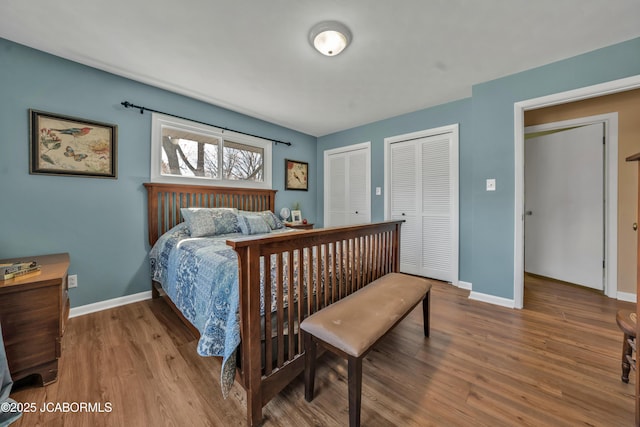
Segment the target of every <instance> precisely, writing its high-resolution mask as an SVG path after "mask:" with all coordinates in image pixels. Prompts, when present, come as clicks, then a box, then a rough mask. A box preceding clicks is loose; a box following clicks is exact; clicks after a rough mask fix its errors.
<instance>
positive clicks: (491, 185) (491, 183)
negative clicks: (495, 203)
mask: <svg viewBox="0 0 640 427" xmlns="http://www.w3.org/2000/svg"><path fill="white" fill-rule="evenodd" d="M487 191H496V180H495V178H490V179H487Z"/></svg>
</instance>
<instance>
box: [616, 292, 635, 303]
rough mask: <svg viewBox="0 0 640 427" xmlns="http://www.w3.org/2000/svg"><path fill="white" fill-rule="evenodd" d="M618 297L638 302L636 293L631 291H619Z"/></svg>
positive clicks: (621, 299)
mask: <svg viewBox="0 0 640 427" xmlns="http://www.w3.org/2000/svg"><path fill="white" fill-rule="evenodd" d="M617 299H619V300H620V301H628V302H636V299H637V298H636V294H632V293H630V292H618V294H617Z"/></svg>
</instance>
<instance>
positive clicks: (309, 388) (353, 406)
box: [301, 276, 431, 427]
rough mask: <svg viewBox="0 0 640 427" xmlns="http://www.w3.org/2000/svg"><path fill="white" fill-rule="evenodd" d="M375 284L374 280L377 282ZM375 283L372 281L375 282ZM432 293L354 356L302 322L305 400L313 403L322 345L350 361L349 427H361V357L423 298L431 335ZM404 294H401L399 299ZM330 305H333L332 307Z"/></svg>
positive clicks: (427, 330) (326, 313)
mask: <svg viewBox="0 0 640 427" xmlns="http://www.w3.org/2000/svg"><path fill="white" fill-rule="evenodd" d="M387 277H388V276H383V277H382V278H380V279H378V281H381V280H385V279H386V278H387ZM416 279H418V280H424V279H422V278H416ZM374 283H375V282H374ZM372 284H373V283H372ZM359 292H362V290H361V291H358V292H355V293H354V294H353V295H351V297H350V299H351V303H353V301H354V299H356V298H357V295H358V293H359ZM430 293H431V286H430V285H429V286H428V287H427V291H426V294H425V295H424V298H423V299H422V300H418V301H416V302H415V303H413V304H411V305H410V306H409V307H407V309H406V311H405V312H404V314H403V315H402V316H400V317H399V318H398V320H397V321H396V322H395V323H393V325H391V326H390V327H389V328H387V329H386V331H384V333H383V334H382V335H381V336H380V337H379V338H378V339H377V340H375V341H374V342H372V343H371V344H370V345H369V346H368V348H366V349H365V350H364V351H363V352H362V353H361V354H359V355H354V354H350V353H348V352H347V351H344V350H342V349H340V348H337V347H336V346H334V345H332V344H331V343H328V342H327V341H325V340H323V339H321V338H319V337H317V336H315V335H314V334H312V333H309V332H308V330H307V329H305V325H304V323H303V324H302V325H301V329H302V331H303V336H304V342H305V349H306V351H305V370H304V384H305V395H304V397H305V399H306V400H307V402H311V401H312V400H313V396H314V385H315V365H316V358H317V354H316V353H317V346H318V345H319V346H321V347H323V348H325V349H327V350H329V351H331V352H332V353H334V354H336V355H338V356H340V357H342V358H344V359H346V360H347V362H348V367H347V370H348V384H349V385H348V388H349V426H350V427H358V426H360V412H361V410H360V409H361V404H362V359H364V357H365V356H366V355H367V354H368V353H369V351H371V349H372V348H373V347H374V346H375V345H376V344H377V343H378V342H379V341H380V340H381V339H382V338H384V337H385V336H386V335H387V334H388V333H389V332H390V331H391V330H392V329H393V328H395V327H396V326H397V325H398V324H399V323H400V322H401V321H402V320H403V319H404V318H405V317H406V316H407V315H408V314H409V313H411V312H412V311H413V309H414V308H415V307H416V306H417V305H418V304H419V303H420V302H421V301H422V316H423V327H424V336H425V337H429V334H430ZM400 298H402V296H401V295H400V296H399V299H400ZM343 303H347V301H345V300H341V301H338V302H336V303H335V304H334V306H338V305H339V304H343ZM330 308H331V307H330ZM329 312H330V310H325V311H324V312H320V313H317V314H316V316H323V317H325V318H326V317H327V316H329V317H331V316H330V315H329ZM358 321H359V322H360V321H361V322H362V323H363V324H367V323H368V319H367V318H366V316H365V317H361V318H359V319H358ZM331 332H332V334H331V335H334V337H335V334H336V331H335V330H332V331H331Z"/></svg>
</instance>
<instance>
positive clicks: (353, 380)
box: [348, 356, 362, 427]
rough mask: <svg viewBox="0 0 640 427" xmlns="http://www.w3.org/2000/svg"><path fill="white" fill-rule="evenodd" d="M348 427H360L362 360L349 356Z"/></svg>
mask: <svg viewBox="0 0 640 427" xmlns="http://www.w3.org/2000/svg"><path fill="white" fill-rule="evenodd" d="M348 371H349V427H360V406H361V403H362V359H361V358H359V357H352V356H349V367H348Z"/></svg>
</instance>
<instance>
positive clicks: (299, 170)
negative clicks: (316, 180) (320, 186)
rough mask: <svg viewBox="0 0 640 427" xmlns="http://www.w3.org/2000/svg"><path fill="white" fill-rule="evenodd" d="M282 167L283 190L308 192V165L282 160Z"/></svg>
mask: <svg viewBox="0 0 640 427" xmlns="http://www.w3.org/2000/svg"><path fill="white" fill-rule="evenodd" d="M284 165H285V175H284V189H285V190H302V191H308V190H309V181H308V177H309V163H306V162H299V161H297V160H290V159H284Z"/></svg>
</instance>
